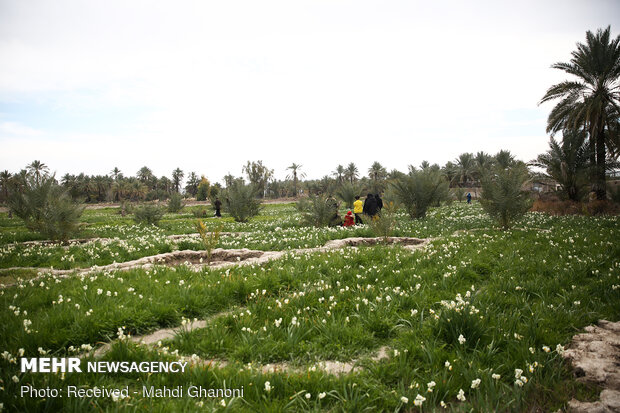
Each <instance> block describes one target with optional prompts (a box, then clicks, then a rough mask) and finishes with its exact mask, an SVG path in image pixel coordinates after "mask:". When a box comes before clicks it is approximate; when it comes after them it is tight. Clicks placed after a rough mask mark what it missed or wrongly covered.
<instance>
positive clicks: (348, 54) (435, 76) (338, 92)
mask: <svg viewBox="0 0 620 413" xmlns="http://www.w3.org/2000/svg"><path fill="white" fill-rule="evenodd" d="M608 25H611V28H612V34H613V36H614V37H615V36H617V35H618V33H619V30H620V1H617V0H609V1H603V0H589V1H586V0H584V1H566V0H562V1H540V0H537V1H498V0H492V1H467V2H465V1H428V0H425V1H359V0H357V1H338V0H329V1H327V0H314V1H294V0H285V1H256V0H251V1H231V0H227V1H218V2H215V1H179V0H174V1H152V0H148V1H126V0H121V1H112V0H106V1H84V0H76V1H65V0H54V1H52V0H50V1H32V0H30V1H15V0H0V170H4V169H8V170H9V171H11V172H15V171H18V170H19V169H21V168H23V167H24V166H25V165H26V164H27V163H30V162H31V161H32V160H34V159H38V160H41V161H43V162H44V163H46V164H47V165H48V166H49V167H50V169H51V170H52V171H56V172H57V174H58V175H62V174H64V173H66V172H69V173H79V172H85V173H88V174H107V173H109V172H110V170H111V169H112V168H113V167H115V166H117V167H119V168H120V169H121V170H122V171H123V172H124V173H125V174H126V175H134V174H135V173H136V172H137V170H138V169H139V168H140V167H142V166H144V165H147V166H149V167H150V168H151V169H152V170H153V171H154V173H155V174H156V175H158V176H161V175H168V176H169V175H170V173H171V171H172V170H173V169H174V168H176V167H180V168H181V169H183V170H184V171H186V172H189V171H196V172H197V173H199V174H204V175H206V176H207V177H208V178H209V179H211V180H212V181H217V180H221V178H222V177H223V176H224V175H225V174H226V173H228V172H230V173H232V174H233V175H241V167H242V165H243V164H244V163H245V162H246V161H248V160H259V159H260V160H263V162H264V163H265V164H266V165H267V166H268V167H270V168H273V169H274V170H275V176H276V178H280V179H283V178H284V177H285V176H286V167H287V166H288V165H290V164H291V163H292V162H296V163H298V164H302V165H303V168H302V169H303V170H304V171H305V172H306V173H307V175H308V178H319V177H321V176H323V175H326V174H330V173H331V171H333V170H334V169H335V167H336V166H337V165H338V164H343V165H345V166H346V164H348V163H349V162H355V163H356V164H357V165H358V168H359V169H360V171H361V172H362V173H363V174H365V173H366V171H367V169H368V167H369V166H370V164H371V163H372V162H373V161H379V162H381V163H382V164H383V165H384V166H386V167H387V168H388V169H393V168H397V169H400V170H403V171H404V170H406V168H407V165H408V164H414V165H418V164H419V163H420V162H421V161H423V160H428V161H430V162H431V163H433V162H437V163H440V164H444V163H445V162H447V161H449V160H453V159H454V158H455V157H456V156H458V154H460V153H462V152H466V151H470V152H476V151H480V150H483V151H486V152H490V153H495V152H497V151H498V150H499V149H509V150H510V151H512V152H513V153H514V154H515V155H517V157H519V158H520V159H523V160H526V161H527V160H530V159H532V158H534V157H535V156H536V155H537V154H538V153H541V152H543V151H545V150H546V148H547V142H548V136H547V135H546V133H545V125H546V118H547V115H548V113H549V111H550V109H551V107H552V105H551V104H545V105H542V106H538V102H539V101H540V99H541V97H542V96H543V95H544V93H545V91H546V90H547V88H548V87H549V86H550V85H552V84H554V83H557V82H559V81H561V80H564V79H566V76H565V75H564V74H563V73H562V72H560V71H558V70H554V69H551V68H550V65H551V64H552V63H554V62H558V61H568V60H570V53H571V51H573V50H574V49H575V44H576V43H577V42H583V41H584V40H585V32H586V31H587V30H592V31H594V30H596V29H598V28H603V27H606V26H608Z"/></svg>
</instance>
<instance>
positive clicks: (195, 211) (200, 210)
mask: <svg viewBox="0 0 620 413" xmlns="http://www.w3.org/2000/svg"><path fill="white" fill-rule="evenodd" d="M191 212H192V215H193V216H194V217H196V218H206V216H207V209H206V208H204V207H200V206H199V207H196V208H192V209H191Z"/></svg>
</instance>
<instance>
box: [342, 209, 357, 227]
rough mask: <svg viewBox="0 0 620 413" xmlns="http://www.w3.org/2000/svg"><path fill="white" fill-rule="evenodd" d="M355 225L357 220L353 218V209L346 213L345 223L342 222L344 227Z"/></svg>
mask: <svg viewBox="0 0 620 413" xmlns="http://www.w3.org/2000/svg"><path fill="white" fill-rule="evenodd" d="M353 225H355V221H354V220H353V214H352V213H351V211H349V212H347V215H345V217H344V223H343V224H342V226H343V227H352V226H353Z"/></svg>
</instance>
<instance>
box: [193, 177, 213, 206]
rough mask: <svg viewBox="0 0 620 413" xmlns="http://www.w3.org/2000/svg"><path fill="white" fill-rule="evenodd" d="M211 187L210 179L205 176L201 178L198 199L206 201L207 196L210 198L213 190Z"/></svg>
mask: <svg viewBox="0 0 620 413" xmlns="http://www.w3.org/2000/svg"><path fill="white" fill-rule="evenodd" d="M210 189H211V184H210V183H209V180H208V179H207V178H205V177H204V176H203V177H202V179H201V180H200V183H199V184H198V192H197V193H196V201H206V200H207V198H209V193H210V192H211V191H210Z"/></svg>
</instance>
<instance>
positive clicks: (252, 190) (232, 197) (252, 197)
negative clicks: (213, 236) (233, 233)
mask: <svg viewBox="0 0 620 413" xmlns="http://www.w3.org/2000/svg"><path fill="white" fill-rule="evenodd" d="M256 193H257V192H256V187H255V186H254V185H245V184H243V183H242V182H239V181H236V182H234V183H233V184H232V185H231V186H230V187H229V188H227V189H226V193H225V202H224V206H225V210H226V212H228V213H229V214H230V215H231V216H232V217H233V218H234V219H235V221H237V222H247V221H248V219H250V218H252V217H253V216H256V215H258V213H259V212H260V201H259V200H258V199H256Z"/></svg>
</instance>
